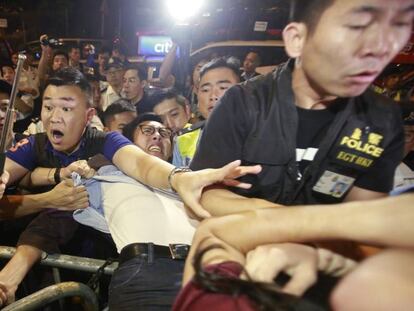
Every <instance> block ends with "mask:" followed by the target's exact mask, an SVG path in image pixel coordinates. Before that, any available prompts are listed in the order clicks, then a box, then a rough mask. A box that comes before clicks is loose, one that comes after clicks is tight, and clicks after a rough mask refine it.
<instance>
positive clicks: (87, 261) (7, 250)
mask: <svg viewBox="0 0 414 311" xmlns="http://www.w3.org/2000/svg"><path fill="white" fill-rule="evenodd" d="M15 251H16V248H15V247H9V246H0V258H1V259H10V258H11V257H12V256H13V254H14V253H15ZM40 264H42V265H45V266H50V267H55V268H63V269H73V270H78V271H84V272H91V273H94V272H96V271H98V269H99V268H100V267H101V266H102V265H104V264H105V260H101V259H93V258H86V257H78V256H70V255H63V254H46V253H44V255H42V260H41V261H40ZM117 267H118V263H117V262H113V263H111V264H110V265H108V266H106V267H105V268H104V271H103V272H104V274H108V275H112V274H113V273H114V271H115V269H116V268H117Z"/></svg>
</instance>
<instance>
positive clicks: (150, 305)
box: [0, 0, 414, 310]
mask: <svg viewBox="0 0 414 311" xmlns="http://www.w3.org/2000/svg"><path fill="white" fill-rule="evenodd" d="M413 17H414V1H413V0H397V1H388V0H355V1H340V0H311V1H310V0H307V1H305V0H303V1H302V0H295V1H292V2H291V18H290V22H289V23H288V24H287V25H286V27H285V28H284V30H283V40H284V44H285V50H286V53H287V54H288V56H289V60H288V61H287V62H286V63H284V64H280V65H278V66H277V67H276V68H275V70H273V71H272V72H271V73H269V74H266V75H260V74H258V73H257V72H256V68H257V67H258V66H259V65H260V55H259V53H258V52H257V51H251V52H249V53H248V54H247V55H246V57H245V59H244V61H243V63H240V61H239V60H237V59H236V58H234V57H232V56H220V57H217V56H212V57H208V58H205V59H201V60H197V63H195V64H194V66H193V70H192V71H191V72H189V73H188V77H189V80H190V81H191V83H189V84H186V83H181V82H180V81H179V75H176V74H175V71H176V69H177V67H179V66H180V63H179V59H178V58H177V45H176V44H174V45H173V47H172V48H171V50H170V53H169V54H168V55H167V56H166V58H165V60H164V62H163V64H162V66H161V68H160V75H159V77H158V79H157V80H156V81H152V80H149V79H148V76H147V71H146V70H145V67H144V66H142V64H132V63H129V62H128V59H127V58H126V57H125V55H123V53H122V51H121V50H120V49H119V48H117V47H115V48H114V49H113V50H112V51H110V50H109V49H106V48H103V49H102V50H100V51H98V53H97V61H96V63H93V64H91V63H88V64H83V63H82V62H80V55H81V51H80V49H79V47H71V48H70V50H69V53H66V52H64V51H61V50H56V49H53V48H52V47H51V46H50V45H49V44H48V38H47V35H42V36H41V37H40V44H41V47H42V55H41V58H40V61H39V64H38V67H37V68H34V67H33V66H31V61H32V59H31V57H30V55H27V56H28V57H27V59H26V61H25V64H24V66H23V69H22V72H21V77H20V80H19V81H18V88H19V94H18V98H17V100H16V102H15V112H13V121H14V125H15V126H14V129H13V130H10V131H9V132H8V134H9V135H8V137H7V147H8V151H7V154H6V162H5V169H4V172H3V173H2V175H1V183H0V193H1V194H2V199H1V206H0V219H1V223H0V225H1V226H2V235H3V236H6V237H9V236H8V235H11V234H12V233H11V231H8V230H9V228H10V227H13V226H15V222H16V219H17V218H19V219H20V218H22V217H23V218H24V219H27V217H29V219H28V221H27V222H26V223H25V224H24V227H23V228H22V229H21V231H20V232H19V234H18V235H17V236H16V237H14V238H12V237H10V241H15V240H16V239H17V244H14V245H12V246H16V247H17V248H16V253H15V254H14V256H13V257H12V259H11V260H10V261H9V262H8V263H7V264H6V265H5V266H4V267H3V268H2V270H1V271H0V306H1V305H6V304H9V303H11V302H13V301H14V299H15V296H16V290H17V289H18V287H19V285H20V284H21V283H22V282H23V280H24V278H25V277H26V275H27V274H28V273H29V272H30V270H31V269H32V268H33V267H34V265H35V264H36V262H38V261H39V260H40V259H41V257H42V254H43V253H44V252H46V253H60V252H66V250H70V253H71V254H75V255H81V256H94V257H96V256H99V255H102V251H103V253H104V254H103V255H102V256H103V257H104V258H105V257H107V256H109V254H117V256H118V261H119V266H118V268H117V270H116V271H115V273H114V275H113V276H112V278H111V282H110V285H109V291H108V307H109V310H170V309H171V308H173V310H206V309H207V308H208V307H211V306H214V308H216V309H218V310H329V309H333V310H408V309H410V307H411V306H412V305H413V304H414V299H413V297H414V282H413V280H414V269H413V268H412V267H413V263H414V253H413V247H414V239H413V237H414V232H413V226H412V222H413V220H414V211H413V209H412V204H413V202H414V201H413V199H414V197H413V195H412V194H410V193H408V192H410V191H412V189H414V104H413V103H412V102H410V101H409V100H407V101H403V102H400V103H396V102H395V101H393V99H394V98H393V97H394V96H393V95H390V94H388V93H386V92H383V91H381V90H378V89H375V88H374V87H373V86H372V83H373V82H374V81H375V79H376V78H377V77H378V76H379V75H380V73H381V72H382V71H383V69H384V68H385V67H386V66H387V65H388V64H389V63H390V62H391V60H392V59H394V57H395V56H396V55H397V53H398V52H399V51H400V50H401V49H402V48H403V47H404V45H405V43H406V42H407V40H408V39H409V37H410V35H411V30H412V26H413ZM345 43H346V44H345ZM178 69H180V68H178ZM1 74H2V80H0V101H1V104H0V105H1V106H0V127H1V129H2V131H5V130H6V129H4V128H3V125H4V118H5V113H6V110H7V100H8V98H9V97H10V93H11V88H12V83H13V79H14V75H15V66H14V64H13V62H12V60H11V61H10V64H5V65H2V67H1ZM379 93H382V94H379ZM384 95H387V96H384ZM36 103H40V104H36ZM36 113H38V114H39V116H40V118H38V119H36V120H32V117H33V116H36ZM390 194H391V195H392V196H391V197H389V198H387V196H389V195H390ZM362 201H364V202H362ZM310 205H311V206H310ZM92 232H93V233H92ZM13 233H14V232H13ZM14 234H16V233H14ZM3 240H4V239H3ZM6 240H7V239H6ZM98 240H99V242H98ZM73 241H75V243H73ZM10 243H12V242H10ZM13 243H15V242H13ZM71 243H72V244H75V246H73V245H72V246H70V247H68V246H69V245H71ZM366 245H369V246H370V247H369V248H368V247H366ZM186 258H187V259H186ZM185 259H186V261H184V260H185ZM328 276H329V278H328ZM327 278H328V279H327ZM181 280H182V282H181ZM328 281H329V282H328ZM326 283H329V284H326ZM182 286H183V287H182ZM181 287H182V288H181ZM372 297H376V299H373V298H372ZM329 304H330V306H329Z"/></svg>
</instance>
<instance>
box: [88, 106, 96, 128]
mask: <svg viewBox="0 0 414 311" xmlns="http://www.w3.org/2000/svg"><path fill="white" fill-rule="evenodd" d="M94 115H96V110H95V108H88V111H87V112H86V118H87V120H88V124H89V123H90V122H91V121H92V118H93V116H94Z"/></svg>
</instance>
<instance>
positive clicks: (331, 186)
mask: <svg viewBox="0 0 414 311" xmlns="http://www.w3.org/2000/svg"><path fill="white" fill-rule="evenodd" d="M354 181H355V178H352V177H349V176H345V175H342V174H338V173H334V172H331V171H325V172H324V173H323V175H322V176H321V177H320V178H319V180H318V182H317V183H316V185H315V186H313V188H312V189H313V191H316V192H320V193H323V194H327V195H330V196H332V197H334V198H341V197H342V196H343V195H344V194H345V193H346V192H347V191H348V190H349V188H351V187H352V185H353V184H354Z"/></svg>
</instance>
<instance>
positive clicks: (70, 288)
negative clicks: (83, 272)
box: [2, 282, 99, 311]
mask: <svg viewBox="0 0 414 311" xmlns="http://www.w3.org/2000/svg"><path fill="white" fill-rule="evenodd" d="M72 296H77V297H80V298H81V303H80V305H81V306H82V308H83V309H82V310H85V311H98V308H99V305H98V299H97V297H96V295H95V293H94V292H93V291H92V290H91V289H90V288H89V287H88V286H86V285H85V284H82V283H77V282H63V283H59V284H55V285H51V286H48V287H45V288H43V289H41V290H39V291H37V292H35V293H33V294H31V295H29V296H26V297H24V298H22V299H19V300H17V301H15V302H13V303H12V304H9V305H8V306H6V307H4V308H3V309H2V311H31V310H37V309H38V308H41V307H43V306H46V305H47V304H49V303H51V302H54V301H57V300H60V299H63V298H66V297H72Z"/></svg>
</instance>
